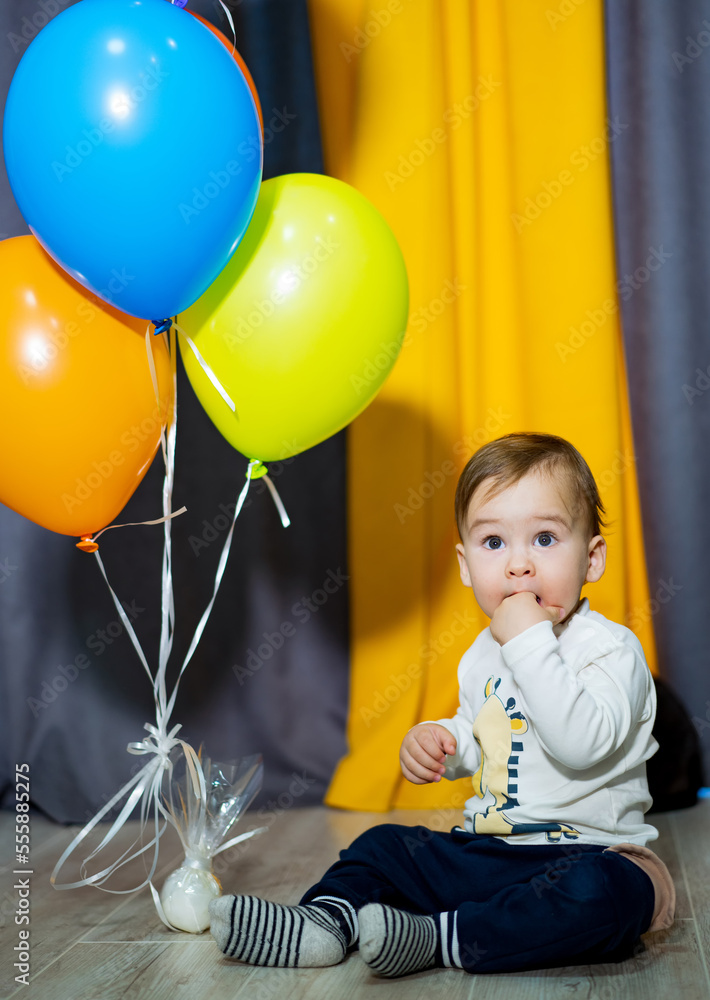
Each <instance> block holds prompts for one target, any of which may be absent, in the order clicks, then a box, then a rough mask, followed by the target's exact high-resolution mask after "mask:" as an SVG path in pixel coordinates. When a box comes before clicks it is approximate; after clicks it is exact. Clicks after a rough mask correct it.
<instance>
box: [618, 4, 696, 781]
mask: <svg viewBox="0 0 710 1000" xmlns="http://www.w3.org/2000/svg"><path fill="white" fill-rule="evenodd" d="M605 18H606V55H607V87H608V95H607V97H608V107H609V115H610V117H611V118H612V120H618V121H620V122H622V123H625V124H627V125H628V129H627V130H626V131H625V132H624V135H625V139H624V141H623V142H618V143H615V142H612V143H611V147H610V149H611V165H612V181H613V196H614V228H615V233H616V253H617V270H618V279H619V282H620V295H621V309H622V318H623V331H624V343H625V348H626V359H627V368H628V380H629V393H630V400H631V413H632V422H633V432H634V442H635V449H636V456H637V464H636V468H637V472H638V477H639V488H640V494H641V504H642V513H643V526H644V540H645V549H646V558H647V561H648V574H649V581H650V590H651V602H650V605H649V606H648V607H647V608H645V609H639V613H641V614H645V615H650V616H652V618H653V626H654V630H655V634H656V639H657V642H658V653H659V661H660V669H661V673H662V676H663V677H664V678H665V679H666V680H667V681H668V682H669V684H670V685H671V687H672V689H673V690H674V691H675V692H676V693H677V694H678V696H679V697H680V699H681V701H682V702H683V704H684V705H685V708H686V709H687V711H688V713H689V715H690V717H691V719H692V721H693V723H694V724H695V728H696V730H697V731H698V734H699V736H700V741H701V746H702V750H703V755H704V762H705V774H706V777H707V776H708V775H710V669H709V667H710V662H709V660H710V657H709V655H708V642H707V636H706V635H705V629H706V628H707V625H708V618H709V616H710V588H709V587H708V577H707V570H706V561H707V560H706V557H707V553H708V552H710V518H708V508H707V507H706V504H707V503H708V496H709V494H710V461H709V445H710V391H708V390H709V389H710V281H709V280H708V275H710V2H709V0H684V2H683V3H669V2H667V0H607V3H606V7H605Z"/></svg>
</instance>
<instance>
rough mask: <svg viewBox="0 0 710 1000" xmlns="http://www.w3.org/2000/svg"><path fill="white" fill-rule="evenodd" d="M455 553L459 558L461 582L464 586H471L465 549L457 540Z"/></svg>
mask: <svg viewBox="0 0 710 1000" xmlns="http://www.w3.org/2000/svg"><path fill="white" fill-rule="evenodd" d="M456 555H457V556H458V560H459V572H460V574H461V583H462V584H463V585H464V587H470V586H471V577H470V575H469V572H468V563H467V562H466V550H465V549H464V547H463V545H462V544H461V543H460V542H459V544H458V545H457V546H456Z"/></svg>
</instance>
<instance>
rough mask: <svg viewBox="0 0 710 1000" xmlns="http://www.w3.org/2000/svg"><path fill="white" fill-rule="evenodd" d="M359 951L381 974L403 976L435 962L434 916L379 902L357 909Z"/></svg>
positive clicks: (436, 929) (435, 932)
mask: <svg viewBox="0 0 710 1000" xmlns="http://www.w3.org/2000/svg"><path fill="white" fill-rule="evenodd" d="M357 917H358V923H359V924H360V954H361V955H362V957H363V959H364V960H365V962H367V964H368V965H369V966H370V968H371V969H374V971H375V972H377V973H378V974H379V975H380V976H389V977H395V976H406V975H409V973H411V972H420V971H421V970H422V969H431V968H432V966H433V965H434V964H435V962H436V946H437V943H438V938H439V929H438V926H437V921H436V920H435V919H434V917H419V916H415V914H413V913H405V912H404V911H403V910H395V909H394V907H392V906H383V905H382V903H369V904H368V905H367V906H363V908H362V909H361V910H359V911H358V915H357Z"/></svg>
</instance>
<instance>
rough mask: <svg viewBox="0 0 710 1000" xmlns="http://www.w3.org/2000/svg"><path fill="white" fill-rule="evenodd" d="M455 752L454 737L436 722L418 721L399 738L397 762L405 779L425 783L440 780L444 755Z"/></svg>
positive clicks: (418, 783) (419, 783) (444, 759)
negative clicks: (418, 722)
mask: <svg viewBox="0 0 710 1000" xmlns="http://www.w3.org/2000/svg"><path fill="white" fill-rule="evenodd" d="M454 753H456V740H455V739H454V737H453V736H452V735H451V733H450V732H449V730H448V729H445V728H444V726H440V725H438V724H437V723H436V722H422V723H421V724H420V725H418V726H415V727H414V729H410V730H409V732H408V733H407V735H406V736H405V737H404V739H403V740H402V746H401V748H400V751H399V763H400V764H401V766H402V774H403V775H404V777H405V778H406V779H407V781H411V782H413V783H414V784H415V785H426V784H427V783H428V782H430V781H441V776H442V774H443V773H444V771H445V770H446V768H445V767H444V764H445V762H446V756H445V754H449V755H451V754H454Z"/></svg>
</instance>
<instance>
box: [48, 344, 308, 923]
mask: <svg viewBox="0 0 710 1000" xmlns="http://www.w3.org/2000/svg"><path fill="white" fill-rule="evenodd" d="M166 335H169V337H170V348H171V350H170V356H171V361H172V379H173V396H172V398H173V407H172V412H171V414H170V417H169V422H168V432H167V437H166V434H165V429H164V428H163V429H162V430H161V444H162V452H163V458H164V462H165V478H164V482H163V517H162V518H161V519H160V520H161V521H163V526H164V538H165V541H164V546H163V567H162V600H161V635H160V650H159V656H158V669H157V671H156V674H155V676H153V674H152V672H151V669H150V666H149V664H148V660H147V658H146V656H145V653H144V652H143V649H142V647H141V644H140V642H139V640H138V636H137V635H136V633H135V630H134V628H133V625H132V623H131V621H130V619H129V618H128V615H127V614H126V612H125V611H124V609H123V606H122V605H121V603H120V601H119V599H118V597H117V595H116V593H115V592H114V590H113V588H112V587H111V585H110V583H109V581H108V577H107V575H106V570H105V569H104V565H103V562H102V561H101V557H100V556H99V553H98V551H96V550H95V551H94V556H95V557H96V560H97V563H98V565H99V569H100V571H101V574H102V576H103V577H104V579H105V580H106V585H107V586H108V589H109V592H110V594H111V597H112V599H113V602H114V605H115V607H116V610H117V611H118V614H119V617H120V619H121V621H122V623H123V626H124V628H125V629H126V633H127V634H128V636H129V638H130V639H131V642H132V643H133V646H134V648H135V650H136V652H137V654H138V657H139V659H140V661H141V663H142V665H143V668H144V669H145V671H146V674H147V675H148V677H149V679H150V681H151V684H152V687H153V696H154V700H155V711H156V724H155V725H153V724H151V723H149V722H146V723H145V727H144V728H145V729H146V730H147V731H148V734H149V735H148V736H146V737H144V739H142V740H139V741H135V742H131V743H129V744H128V746H127V750H128V752H129V753H131V754H134V755H137V756H149V757H150V760H148V761H147V762H146V763H145V764H144V766H143V767H142V768H141V769H140V771H139V772H138V773H137V774H136V775H134V776H133V777H132V778H131V779H130V780H129V781H128V782H126V784H125V785H124V786H123V788H121V789H120V790H119V791H118V792H117V793H116V794H115V795H114V796H113V798H112V799H111V800H110V801H109V802H107V803H106V805H105V806H104V807H103V808H102V809H100V810H99V812H98V813H97V814H96V815H95V816H94V817H93V819H91V820H90V821H89V822H88V823H87V824H86V825H85V826H84V827H83V829H82V830H81V831H80V832H79V833H78V834H77V836H76V837H74V839H73V840H72V842H71V843H70V844H69V846H68V847H67V848H66V849H65V850H64V852H63V853H62V855H61V857H60V858H59V860H58V861H57V863H56V865H55V866H54V869H53V871H52V875H51V877H50V881H51V884H52V885H53V886H54V888H55V889H76V888H78V887H79V886H83V885H93V886H95V887H96V888H99V889H102V890H103V891H104V892H113V893H117V894H125V893H132V892H137V891H138V890H140V889H142V888H143V887H144V886H145V885H150V889H151V892H152V894H153V899H154V901H155V905H156V909H157V911H158V914H159V916H160V918H161V920H162V921H163V922H164V923H165V924H166V925H167V926H168V927H172V924H170V922H169V921H168V920H167V918H166V916H165V913H164V912H163V908H162V906H161V905H160V900H159V898H158V893H157V890H156V889H155V887H154V885H153V882H152V879H153V876H154V875H155V871H156V868H157V866H158V855H159V841H160V838H161V836H162V835H163V833H164V832H165V829H166V827H167V824H168V823H171V824H173V825H176V824H175V822H174V820H173V819H172V817H171V816H170V814H169V812H167V811H166V809H165V807H164V806H163V803H162V801H161V792H162V785H163V780H164V776H165V772H166V771H168V772H169V775H168V777H169V778H170V777H171V775H172V769H173V764H172V761H171V757H170V755H171V752H172V751H173V750H174V749H175V748H176V747H178V746H180V747H182V751H183V753H184V755H185V761H186V765H187V768H188V771H189V773H190V776H191V782H192V788H193V790H194V793H195V795H200V796H201V797H202V799H201V801H205V799H206V787H205V779H204V773H203V771H202V766H201V764H200V760H199V757H198V756H197V754H196V753H195V751H194V749H193V748H192V747H191V746H190V744H189V743H186V742H185V741H184V740H181V739H179V738H178V736H177V733H178V732H179V730H180V729H181V726H180V725H179V724H178V725H175V726H173V727H172V729H170V730H169V731H168V723H169V720H170V716H171V714H172V711H173V708H174V705H175V699H176V697H177V691H178V685H179V683H180V679H181V677H182V675H183V673H184V672H185V670H186V668H187V666H188V664H189V662H190V660H191V659H192V656H193V654H194V652H195V649H196V648H197V644H198V643H199V641H200V638H201V637H202V633H203V632H204V630H205V627H206V625H207V621H208V619H209V617H210V614H211V611H212V608H213V606H214V602H215V599H216V597H217V592H218V590H219V587H220V584H221V582H222V577H223V575H224V570H225V567H226V564H227V559H228V556H229V551H230V548H231V544H232V537H233V534H234V526H235V523H236V520H237V517H238V516H239V513H240V511H241V509H242V507H243V506H244V501H245V500H246V497H247V493H248V491H249V486H250V484H251V481H252V479H256V478H259V477H260V476H264V479H265V481H266V482H267V486H268V487H269V490H270V492H271V494H272V497H273V498H274V503H275V504H276V506H277V509H278V510H279V514H280V515H281V520H282V523H283V524H284V526H286V525H287V524H288V523H289V520H288V515H287V514H286V510H285V508H284V506H283V503H282V502H281V499H280V497H279V496H278V493H277V491H276V489H275V487H274V486H273V484H272V483H271V482H270V480H269V477H268V476H267V475H265V473H266V468H265V466H263V465H262V463H261V462H259V461H258V460H256V459H252V460H251V461H250V462H249V464H248V466H247V472H246V482H245V483H244V486H243V487H242V490H241V492H240V494H239V498H238V501H237V504H236V506H235V510H234V514H233V516H232V524H231V526H230V530H229V533H228V535H227V538H226V540H225V543H224V546H223V549H222V552H221V554H220V559H219V564H218V567H217V573H216V575H215V582H214V587H213V592H212V597H211V599H210V601H209V603H208V605H207V607H206V609H205V611H204V612H203V615H202V617H201V619H200V621H199V623H198V626H197V628H196V630H195V634H194V636H193V639H192V642H191V643H190V647H189V649H188V651H187V654H186V656H185V659H184V661H183V664H182V667H181V669H180V671H179V674H178V677H177V679H176V681H175V685H174V687H173V690H172V693H171V695H170V697H169V698H168V694H167V687H166V671H167V664H168V659H169V656H170V652H171V650H172V645H173V635H174V629H175V604H174V595H173V582H172V555H171V553H172V544H171V527H172V518H173V517H174V516H176V515H177V514H179V513H182V510H180V511H175V512H173V511H172V490H173V483H174V476H175V441H176V429H177V408H176V393H177V372H176V344H175V330H174V329H170V330H169V331H166ZM146 348H147V352H148V361H149V368H150V372H151V378H152V380H153V388H154V391H155V395H156V400H157V401H158V404H159V405H160V396H159V390H158V382H157V377H156V372H155V365H154V364H153V358H152V350H151V347H150V328H149V329H148V331H147V332H146ZM183 509H184V508H183ZM154 523H155V522H154ZM117 527H118V526H117ZM96 548H97V549H98V546H97V547H96ZM123 799H125V800H126V801H125V803H124V805H123V807H122V808H121V811H120V813H119V815H118V816H117V817H116V819H115V820H114V821H113V824H112V825H111V827H110V829H109V830H108V831H107V833H106V834H105V836H104V837H103V839H102V841H101V843H100V844H99V845H98V847H96V848H95V849H94V850H93V851H92V852H91V853H90V854H89V855H88V857H86V858H84V859H83V861H82V862H81V864H80V874H81V878H80V879H79V880H77V881H74V882H69V883H59V882H57V877H58V875H59V872H60V870H61V868H62V866H63V865H64V864H65V862H66V861H67V859H68V858H69V857H70V856H71V855H72V854H73V853H74V851H75V850H76V848H77V847H78V846H79V845H80V844H81V843H82V841H83V840H84V839H85V838H86V837H87V836H88V835H89V834H90V833H91V831H92V830H93V829H94V827H95V826H96V825H97V823H99V822H101V820H102V819H103V818H104V817H105V816H107V815H108V814H109V813H110V812H111V811H112V810H113V809H114V807H115V806H117V805H118V804H119V803H120V802H121V801H122V800H123ZM139 803H140V806H141V814H140V818H141V827H140V833H139V835H138V837H137V838H136V839H135V840H134V841H133V843H132V844H131V845H130V847H128V848H127V850H125V851H124V852H123V854H122V855H121V856H120V857H119V858H116V859H115V860H114V861H112V862H111V864H109V865H107V866H106V867H105V868H103V869H102V870H101V871H98V872H96V873H94V874H93V875H89V874H87V865H88V864H89V862H91V861H92V860H93V859H94V858H95V857H97V855H99V854H100V853H101V852H102V851H103V850H104V849H105V848H106V847H107V846H108V845H109V844H110V843H111V841H112V840H113V838H114V837H115V836H116V834H117V833H118V832H119V830H120V829H121V828H122V827H123V825H124V824H125V823H126V821H127V820H128V819H129V817H130V816H131V814H132V813H133V811H134V809H135V808H136V806H137V805H138V804H139ZM149 813H150V814H151V816H152V825H153V829H154V835H153V838H152V839H151V840H150V841H149V842H148V843H147V844H145V845H144V846H142V847H141V848H140V849H138V850H135V851H133V853H130V852H131V851H132V850H133V848H134V847H135V846H136V845H137V844H138V843H139V841H140V842H142V840H143V836H144V833H145V830H146V827H147V826H148V822H149V820H148V815H149ZM161 818H162V820H163V822H162V825H161ZM176 828H177V830H178V834H179V835H180V837H181V840H182V835H181V832H180V829H179V827H176ZM263 829H265V828H263V827H262V828H259V829H257V830H250V831H248V832H247V833H243V834H241V835H239V836H238V837H234V838H232V839H231V840H229V841H228V842H227V843H226V844H223V845H222V846H221V847H220V848H219V850H218V851H216V852H215V853H220V852H221V851H224V850H227V848H229V847H232V846H234V844H237V843H239V842H240V841H242V840H246V839H248V838H249V837H252V836H254V835H255V834H257V833H261V832H262V830H263ZM151 847H152V848H153V860H152V865H151V868H150V872H149V873H148V875H147V877H146V878H145V879H144V880H143V881H142V882H141V884H140V885H138V886H134V887H133V888H131V889H107V888H105V886H104V885H103V883H104V882H105V881H106V880H107V879H108V878H109V877H110V876H111V875H112V874H113V873H114V872H116V871H117V870H118V869H119V868H121V867H123V866H124V865H126V864H128V863H129V862H131V861H133V860H134V859H135V858H137V857H140V856H141V855H142V854H145V853H146V852H147V851H149V850H150V848H151ZM172 929H173V930H176V929H177V928H174V927H173V928H172Z"/></svg>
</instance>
